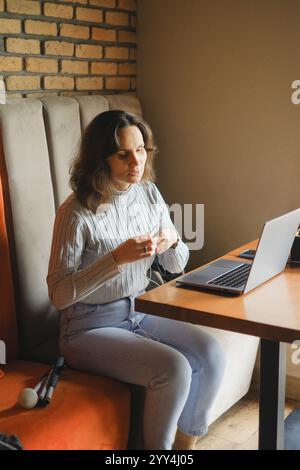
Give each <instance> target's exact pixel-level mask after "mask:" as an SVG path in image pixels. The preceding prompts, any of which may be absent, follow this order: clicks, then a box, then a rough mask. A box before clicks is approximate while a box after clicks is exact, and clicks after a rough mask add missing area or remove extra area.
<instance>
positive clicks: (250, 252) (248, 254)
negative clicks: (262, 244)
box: [239, 250, 256, 259]
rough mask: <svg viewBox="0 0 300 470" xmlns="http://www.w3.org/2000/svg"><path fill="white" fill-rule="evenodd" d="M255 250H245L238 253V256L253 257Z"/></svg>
mask: <svg viewBox="0 0 300 470" xmlns="http://www.w3.org/2000/svg"><path fill="white" fill-rule="evenodd" d="M255 253H256V250H245V251H242V252H241V253H240V254H239V257H240V258H247V259H254V257H255Z"/></svg>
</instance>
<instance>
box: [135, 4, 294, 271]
mask: <svg viewBox="0 0 300 470" xmlns="http://www.w3.org/2000/svg"><path fill="white" fill-rule="evenodd" d="M299 21H300V2H299V0H186V1H182V0H163V1H162V0H139V17H138V45H139V47H138V94H139V97H140V98H141V101H142V104H143V108H144V111H145V117H146V118H147V120H148V121H149V122H150V124H151V125H152V127H153V128H154V131H155V135H156V139H157V143H158V146H159V148H160V153H159V155H158V157H157V168H158V176H159V178H158V185H159V187H160V189H161V191H162V193H163V195H164V196H165V199H166V200H167V202H168V203H170V204H171V203H173V202H181V203H204V204H205V244H204V249H203V250H201V251H198V252H193V253H191V261H190V265H189V267H194V266H196V265H199V264H201V263H202V262H203V261H205V260H209V259H212V258H213V257H216V256H218V255H221V254H223V253H224V252H226V251H228V250H230V249H232V248H234V247H236V246H238V245H241V244H243V243H245V242H247V241H248V240H251V239H254V238H257V237H258V236H259V233H260V228H261V225H262V223H263V221H264V220H265V219H268V218H272V217H274V216H277V215H280V214H281V213H283V212H285V211H288V210H290V209H294V208H296V207H298V206H300V191H299V182H300V105H298V106H295V105H293V104H292V103H291V83H292V82H293V81H294V80H296V79H300V67H299V64H300V60H299V44H300V23H299Z"/></svg>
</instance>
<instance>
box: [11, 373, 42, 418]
mask: <svg viewBox="0 0 300 470" xmlns="http://www.w3.org/2000/svg"><path fill="white" fill-rule="evenodd" d="M47 374H48V373H47ZM47 374H44V375H43V377H42V378H41V380H40V381H39V383H38V384H37V385H36V386H35V387H34V388H24V390H22V391H21V393H20V395H19V398H18V403H19V405H20V406H22V408H27V409H30V408H34V407H35V405H36V404H37V402H38V399H39V396H38V391H39V389H40V388H41V386H42V385H43V383H44V382H45V381H46V378H47Z"/></svg>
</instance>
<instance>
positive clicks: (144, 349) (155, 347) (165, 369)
mask: <svg viewBox="0 0 300 470" xmlns="http://www.w3.org/2000/svg"><path fill="white" fill-rule="evenodd" d="M137 295H140V293H138V294H136V295H132V296H130V297H125V298H123V299H120V300H117V301H115V302H109V303H106V304H97V305H93V304H85V303H76V304H74V305H72V306H70V307H68V308H66V309H65V310H63V311H62V312H61V323H60V352H61V354H62V355H63V356H64V358H65V361H66V363H67V364H68V365H69V366H70V367H72V368H74V369H79V370H82V371H85V372H90V373H93V374H101V375H105V376H108V377H112V378H115V379H118V380H120V381H123V382H127V383H131V384H137V385H142V386H144V387H145V388H146V397H145V407H144V446H145V448H146V449H159V450H160V449H161V450H164V449H172V444H173V441H174V437H175V433H176V429H177V426H178V427H179V429H180V430H181V431H183V432H184V433H186V434H190V435H196V436H201V435H203V434H205V433H206V432H207V427H208V425H207V421H208V413H209V410H210V408H211V405H212V403H213V401H214V399H215V396H216V394H217V391H218V389H219V386H220V382H221V379H222V376H223V372H224V366H225V359H224V352H223V350H222V348H221V346H220V344H219V343H218V342H217V341H216V340H215V339H214V338H213V337H212V336H210V335H209V334H207V333H205V332H204V331H201V330H200V328H198V327H195V326H194V325H192V324H190V323H184V322H181V321H177V320H169V319H167V318H162V317H156V316H153V315H146V314H143V313H140V312H136V311H135V310H134V298H135V297H136V296H137Z"/></svg>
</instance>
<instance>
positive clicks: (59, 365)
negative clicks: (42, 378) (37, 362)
mask: <svg viewBox="0 0 300 470" xmlns="http://www.w3.org/2000/svg"><path fill="white" fill-rule="evenodd" d="M63 368H64V358H63V357H62V356H60V357H59V358H58V359H57V361H56V364H55V366H54V368H53V369H52V371H51V374H50V376H49V380H47V384H46V386H47V391H46V393H45V394H44V396H43V397H39V405H40V406H47V405H49V403H50V400H51V397H52V395H53V392H54V390H55V387H56V385H57V382H58V379H59V376H60V373H61V371H62V369H63Z"/></svg>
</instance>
